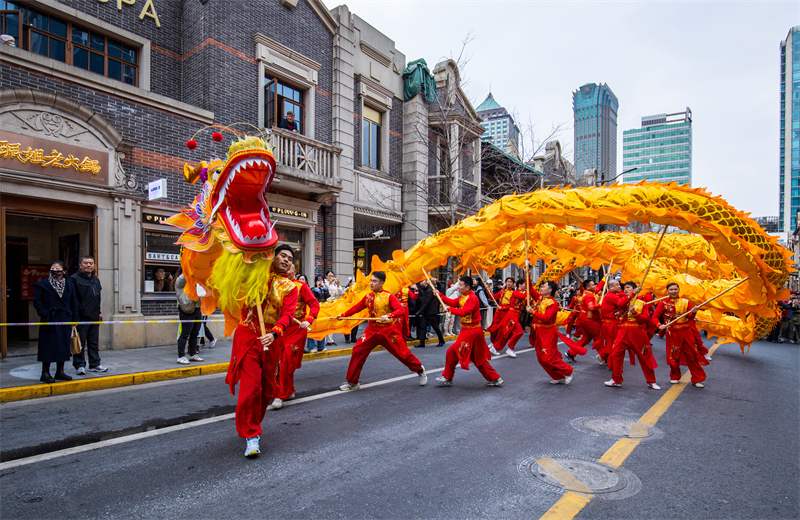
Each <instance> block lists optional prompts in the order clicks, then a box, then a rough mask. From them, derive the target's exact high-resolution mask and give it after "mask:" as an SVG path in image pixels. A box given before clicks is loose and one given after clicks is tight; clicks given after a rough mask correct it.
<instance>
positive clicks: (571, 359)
mask: <svg viewBox="0 0 800 520" xmlns="http://www.w3.org/2000/svg"><path fill="white" fill-rule="evenodd" d="M564 355H565V356H567V359H568V360H569V362H570V363H574V362H575V356H573V355H572V354H570V353H569V352H565V353H564Z"/></svg>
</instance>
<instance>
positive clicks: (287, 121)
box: [278, 112, 300, 133]
mask: <svg viewBox="0 0 800 520" xmlns="http://www.w3.org/2000/svg"><path fill="white" fill-rule="evenodd" d="M278 127H279V128H283V129H284V130H289V131H290V132H294V133H298V128H299V127H300V125H298V124H297V121H295V120H294V112H286V117H284V118H283V119H281V122H280V124H279V125H278Z"/></svg>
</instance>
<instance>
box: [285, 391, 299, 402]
mask: <svg viewBox="0 0 800 520" xmlns="http://www.w3.org/2000/svg"><path fill="white" fill-rule="evenodd" d="M295 397H297V394H296V393H295V392H292V393H291V394H290V395H289V397H287V398H286V400H287V401H291V400H292V399H294V398H295Z"/></svg>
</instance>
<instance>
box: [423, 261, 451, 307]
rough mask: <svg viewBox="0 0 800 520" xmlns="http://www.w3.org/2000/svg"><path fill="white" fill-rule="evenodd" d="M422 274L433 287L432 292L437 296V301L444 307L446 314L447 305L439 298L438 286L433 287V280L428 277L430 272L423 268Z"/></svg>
mask: <svg viewBox="0 0 800 520" xmlns="http://www.w3.org/2000/svg"><path fill="white" fill-rule="evenodd" d="M422 273H423V274H424V275H425V278H427V279H428V283H429V284H430V286H431V291H433V294H435V295H436V299H437V300H439V303H441V304H442V307H444V310H445V312H447V304H446V303H444V301H443V300H442V297H441V296H439V289H437V288H436V286H435V285H433V280H431V277H430V276H428V271H426V270H425V268H424V267H423V268H422Z"/></svg>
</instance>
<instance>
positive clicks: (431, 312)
mask: <svg viewBox="0 0 800 520" xmlns="http://www.w3.org/2000/svg"><path fill="white" fill-rule="evenodd" d="M417 318H419V322H418V323H417V340H419V345H417V347H420V348H424V347H425V336H426V334H427V332H428V325H430V326H431V327H432V328H433V330H434V332H436V336H437V337H438V338H439V344H438V345H436V346H437V347H442V346H444V336H442V329H440V328H439V300H438V299H437V298H436V295H434V294H433V289H432V288H431V287H430V285H428V281H427V280H423V281H422V282H420V284H419V296H417Z"/></svg>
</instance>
